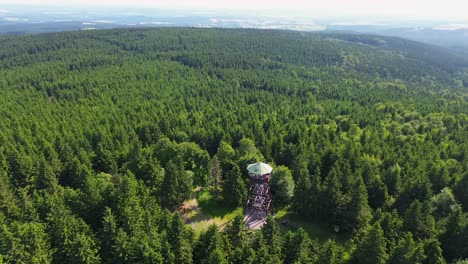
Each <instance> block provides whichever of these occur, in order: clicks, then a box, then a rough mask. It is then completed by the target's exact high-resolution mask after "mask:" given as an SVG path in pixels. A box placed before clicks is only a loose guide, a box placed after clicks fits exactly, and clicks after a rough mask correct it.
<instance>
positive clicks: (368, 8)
mask: <svg viewBox="0 0 468 264" xmlns="http://www.w3.org/2000/svg"><path fill="white" fill-rule="evenodd" d="M2 3H3V4H27V5H74V6H80V7H92V6H97V5H100V6H113V7H120V6H133V7H148V6H150V7H157V8H176V9H191V10H223V11H236V10H237V11H238V10H248V11H257V12H259V13H262V14H264V15H268V14H269V13H271V14H274V15H285V16H288V15H304V16H309V15H313V16H322V17H323V16H359V17H386V18H391V17H395V18H403V19H446V20H465V21H466V20H468V0H440V1H434V0H353V1H349V0H348V1H346V0H320V1H315V0H308V1H307V0H283V1H278V0H0V8H1V7H2Z"/></svg>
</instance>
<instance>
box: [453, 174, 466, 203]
mask: <svg viewBox="0 0 468 264" xmlns="http://www.w3.org/2000/svg"><path fill="white" fill-rule="evenodd" d="M466 190H468V172H465V173H464V174H463V176H462V177H461V179H460V180H459V181H458V183H457V185H456V187H455V195H456V197H457V200H458V201H459V202H460V203H461V205H462V206H463V209H464V210H465V211H468V191H466Z"/></svg>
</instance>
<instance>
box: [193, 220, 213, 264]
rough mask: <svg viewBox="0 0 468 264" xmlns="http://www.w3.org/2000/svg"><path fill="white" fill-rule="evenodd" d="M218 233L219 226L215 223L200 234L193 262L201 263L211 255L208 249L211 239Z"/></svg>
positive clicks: (194, 250)
mask: <svg viewBox="0 0 468 264" xmlns="http://www.w3.org/2000/svg"><path fill="white" fill-rule="evenodd" d="M217 233H218V227H217V226H216V225H214V224H213V225H211V226H209V227H208V229H207V230H206V231H204V232H202V233H201V234H200V236H199V238H198V240H197V241H196V243H195V246H194V249H193V263H195V264H201V263H203V262H204V261H205V260H206V257H207V256H208V255H209V251H208V249H209V246H210V244H211V241H212V240H213V239H214V237H215V235H216V234H217Z"/></svg>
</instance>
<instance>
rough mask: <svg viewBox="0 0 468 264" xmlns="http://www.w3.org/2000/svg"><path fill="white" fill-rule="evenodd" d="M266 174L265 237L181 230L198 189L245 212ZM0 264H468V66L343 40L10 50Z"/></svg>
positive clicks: (9, 43) (233, 37) (178, 41)
mask: <svg viewBox="0 0 468 264" xmlns="http://www.w3.org/2000/svg"><path fill="white" fill-rule="evenodd" d="M257 161H262V162H267V163H269V164H271V165H272V166H273V174H272V180H271V188H272V194H273V202H274V204H273V208H274V214H273V215H272V216H270V217H269V218H268V220H267V224H266V225H265V226H264V227H263V229H262V230H260V231H252V230H247V229H246V228H245V225H244V223H243V215H242V214H238V215H236V216H235V217H234V218H233V219H232V220H231V221H230V222H228V223H227V224H226V226H224V227H222V228H221V227H220V226H216V225H210V226H209V227H208V228H205V229H203V230H195V229H194V228H193V227H192V225H190V223H187V221H186V219H184V217H182V215H181V213H180V210H179V208H180V205H181V204H182V203H183V202H184V201H186V200H188V199H192V198H194V196H195V195H196V194H195V192H194V190H195V189H197V188H198V189H200V188H202V190H203V193H204V194H205V195H208V196H209V197H210V199H211V200H212V201H210V202H211V203H212V204H214V205H216V206H219V207H223V208H228V209H229V210H232V211H234V210H236V209H238V208H243V207H244V205H245V202H246V198H247V187H248V184H249V182H248V181H249V178H248V175H247V171H246V167H247V165H248V164H250V163H253V162H257ZM240 210H241V209H240ZM280 211H282V212H287V214H290V215H294V216H295V217H297V218H298V219H301V222H302V223H319V225H320V227H321V228H322V229H324V230H326V232H329V233H330V234H331V235H330V236H329V237H328V238H325V239H324V238H318V237H316V236H314V234H313V233H310V232H308V231H307V230H306V229H305V228H303V227H302V226H301V225H297V226H294V227H284V226H283V224H282V223H281V222H280V221H279V220H278V216H277V214H276V213H278V212H280ZM278 214H279V213H278ZM337 227H338V229H339V230H336V229H337ZM335 231H339V232H338V233H337V232H335ZM0 263H168V264H169V263H177V264H179V263H180V264H183V263H187V264H189V263H194V264H211V263H236V264H237V263H238V264H241V263H242V264H244V263H247V264H248V263H256V264H261V263H291V264H292V263H307V264H309V263H312V264H325V263H329V264H348V263H349V264H354V263H360V264H367V263H369V264H385V263H388V264H396V263H421V264H442V263H458V264H462V263H468V58H466V57H463V56H462V55H460V54H456V53H454V52H453V51H448V50H445V49H443V48H440V47H436V46H430V45H427V44H422V43H418V42H414V41H410V40H404V39H401V38H393V37H382V36H375V35H358V34H344V33H343V34H340V33H305V32H293V31H280V30H254V29H198V28H153V29H113V30H95V31H93V30H89V31H79V32H61V33H48V34H38V35H24V36H2V37H0Z"/></svg>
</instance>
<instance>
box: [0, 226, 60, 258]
mask: <svg viewBox="0 0 468 264" xmlns="http://www.w3.org/2000/svg"><path fill="white" fill-rule="evenodd" d="M53 253H54V251H53V250H52V248H51V247H50V238H49V236H48V234H47V233H46V229H45V226H44V225H43V224H41V223H37V222H29V223H19V222H12V223H11V224H10V225H9V226H7V225H6V224H3V225H2V226H1V229H0V255H2V256H3V261H4V263H33V264H40V263H52V255H53Z"/></svg>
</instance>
